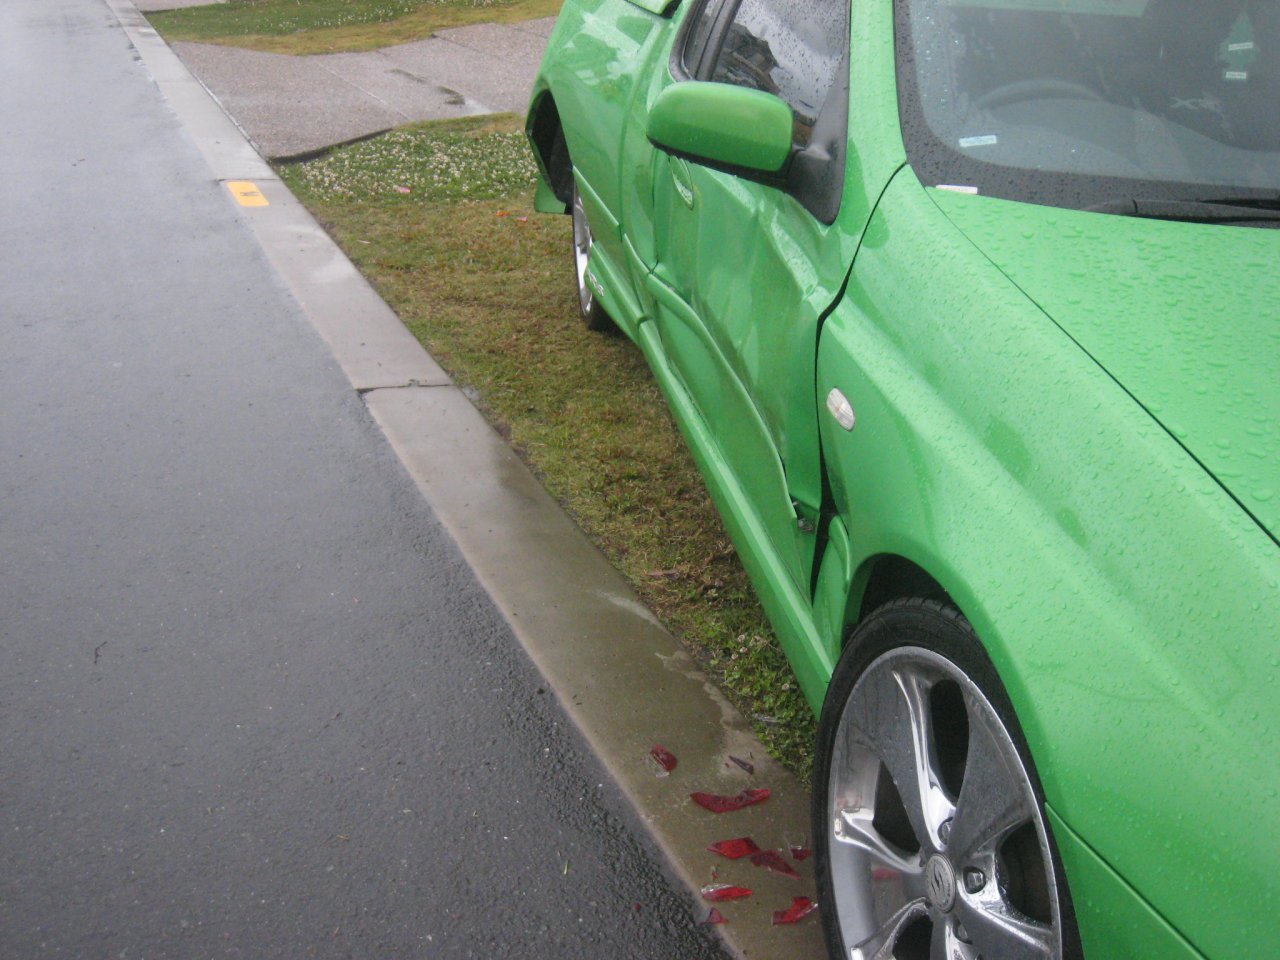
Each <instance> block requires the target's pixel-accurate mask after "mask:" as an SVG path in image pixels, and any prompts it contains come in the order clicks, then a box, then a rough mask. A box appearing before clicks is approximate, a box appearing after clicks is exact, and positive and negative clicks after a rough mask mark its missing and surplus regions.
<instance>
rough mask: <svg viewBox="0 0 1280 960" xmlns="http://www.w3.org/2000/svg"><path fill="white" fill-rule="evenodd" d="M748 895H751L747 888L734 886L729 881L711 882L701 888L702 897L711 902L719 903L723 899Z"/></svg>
mask: <svg viewBox="0 0 1280 960" xmlns="http://www.w3.org/2000/svg"><path fill="white" fill-rule="evenodd" d="M749 896H751V891H750V890H749V889H747V888H746V887H735V886H734V885H733V884H731V883H711V884H708V885H707V886H705V887H703V888H702V899H703V900H709V901H711V902H712V903H721V902H722V901H724V900H740V899H742V898H743V897H749Z"/></svg>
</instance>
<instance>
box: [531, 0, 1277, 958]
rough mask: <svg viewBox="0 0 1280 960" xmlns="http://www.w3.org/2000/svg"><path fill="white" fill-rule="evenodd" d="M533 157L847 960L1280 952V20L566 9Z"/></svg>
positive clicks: (1173, 4)
mask: <svg viewBox="0 0 1280 960" xmlns="http://www.w3.org/2000/svg"><path fill="white" fill-rule="evenodd" d="M527 129H528V134H529V137H530V140H531V142H532V144H533V147H534V151H535V153H536V154H537V157H538V160H539V164H540V168H541V175H542V182H541V184H540V186H539V192H538V206H539V209H541V210H544V211H548V212H559V213H567V214H570V215H571V216H572V217H573V225H574V260H575V266H576V275H577V285H578V295H579V302H580V305H581V309H582V314H583V318H584V319H585V320H586V322H587V323H588V324H589V325H591V326H592V327H597V328H603V327H607V326H611V325H616V326H617V327H618V328H620V329H621V330H622V331H623V332H624V333H625V334H626V335H627V336H628V337H630V338H631V339H632V340H634V341H635V343H636V344H637V345H638V347H639V349H640V350H641V351H643V353H644V355H645V357H646V358H647V360H648V362H649V364H650V366H651V367H652V369H653V373H654V375H655V377H656V378H657V380H658V382H659V383H660V385H661V387H662V389H663V391H664V393H665V396H666V397H667V399H668V401H669V403H670V405H671V409H672V410H673V411H674V415H675V418H676V420H677V421H678V422H679V424H680V427H681V429H682V431H683V432H684V435H685V437H686V439H687V441H688V444H689V446H690V448H691V449H692V451H693V453H694V456H695V457H696V459H697V461H698V464H699V466H700V468H701V470H702V472H703V475H704V476H705V479H706V483H707V486H708V487H709V489H710V491H711V494H712V496H713V497H714V499H715V501H716V504H717V506H718V507H719V509H720V512H721V513H722V514H723V516H724V519H725V522H726V524H727V526H728V528H729V530H730V532H731V535H732V537H733V539H734V542H735V544H736V546H737V549H738V552H739V554H740V555H741V557H742V560H743V563H744V564H745V565H746V567H747V569H748V571H749V572H750V574H751V577H752V579H753V582H754V584H755V586H756V589H757V591H758V593H759V595H760V598H761V600H762V601H763V603H764V606H765V608H766V609H767V611H768V613H769V616H770V618H771V620H772V622H773V624H774V626H775V627H776V630H777V633H778V635H779V637H780V638H781V641H782V643H783V645H784V647H785V648H786V650H787V653H788V655H789V657H790V659H791V661H792V664H793V666H794V669H795V673H796V676H797V677H798V678H799V681H800V684H801V687H802V688H803V690H804V692H805V695H806V696H807V698H808V700H809V702H810V703H811V704H812V706H813V708H814V710H815V711H818V712H819V714H820V717H821V722H820V733H819V743H818V753H817V767H816V770H815V778H814V831H815V847H816V853H817V874H818V887H819V894H820V897H821V912H822V916H823V924H824V929H825V933H826V938H827V941H828V944H829V947H830V952H831V956H832V957H833V958H841V960H873V958H874V960H883V958H888V957H895V958H899V960H912V958H934V960H942V958H946V960H977V958H982V960H1020V958H1053V960H1057V958H1072V957H1080V956H1085V957H1088V958H1089V960H1108V958H1129V960H1166V958H1168V960H1182V958H1192V957H1208V958H1221V960H1226V958H1232V960H1242V958H1250V960H1251V958H1273V957H1280V830H1277V829H1274V828H1272V827H1271V826H1269V825H1268V824H1269V823H1270V820H1269V819H1268V818H1269V817H1270V816H1271V815H1272V814H1277V815H1280V706H1278V704H1280V693H1278V692H1277V690H1276V687H1277V681H1278V680H1280V637H1278V636H1277V634H1278V632H1280V548H1278V541H1277V535H1278V534H1280V230H1277V229H1276V227H1277V226H1280V0H1220V2H1217V0H894V2H889V0H879V2H871V0H853V2H852V3H851V0H683V2H682V0H566V3H565V4H564V9H563V12H562V14H561V16H560V18H559V21H558V23H557V25H556V28H555V32H554V34H553V35H552V37H551V41H550V46H549V48H548V52H547V55H546V59H545V61H544V62H543V65H542V69H541V73H540V76H539V79H538V82H537V85H536V87H535V89H534V93H533V99H532V104H531V107H530V112H529V118H528V127H527Z"/></svg>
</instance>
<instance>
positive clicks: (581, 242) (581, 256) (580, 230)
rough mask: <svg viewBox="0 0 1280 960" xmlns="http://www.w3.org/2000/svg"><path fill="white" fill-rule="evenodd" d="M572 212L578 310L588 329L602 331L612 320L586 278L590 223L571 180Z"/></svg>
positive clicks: (575, 183) (590, 242)
mask: <svg viewBox="0 0 1280 960" xmlns="http://www.w3.org/2000/svg"><path fill="white" fill-rule="evenodd" d="M570 209H571V211H572V213H573V268H574V274H575V276H576V277H577V281H578V312H579V313H580V314H581V315H582V322H583V323H585V324H586V325H587V329H588V330H596V331H603V330H608V329H610V328H611V327H612V326H613V320H612V319H611V318H610V317H609V314H607V313H605V310H604V307H602V306H600V301H599V300H597V299H596V295H595V291H593V290H592V289H591V283H590V281H589V280H588V279H587V260H588V259H589V258H590V256H591V245H592V243H594V241H593V240H592V237H591V224H590V223H588V222H587V212H586V210H585V209H584V208H583V206H582V196H581V195H580V194H579V193H578V183H577V181H576V180H574V182H573V198H572V201H571V203H570Z"/></svg>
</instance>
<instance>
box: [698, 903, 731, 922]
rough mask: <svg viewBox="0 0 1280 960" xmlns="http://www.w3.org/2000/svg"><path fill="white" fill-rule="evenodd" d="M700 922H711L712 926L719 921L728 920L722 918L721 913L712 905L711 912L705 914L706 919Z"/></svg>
mask: <svg viewBox="0 0 1280 960" xmlns="http://www.w3.org/2000/svg"><path fill="white" fill-rule="evenodd" d="M702 922H703V923H704V924H711V925H712V926H714V925H716V924H720V923H728V922H729V921H728V920H726V919H725V918H724V914H723V913H721V912H720V911H719V910H717V909H716V908H715V907H712V908H711V912H710V913H708V914H707V919H705V920H703V921H702Z"/></svg>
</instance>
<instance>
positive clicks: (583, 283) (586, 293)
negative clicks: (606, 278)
mask: <svg viewBox="0 0 1280 960" xmlns="http://www.w3.org/2000/svg"><path fill="white" fill-rule="evenodd" d="M591 244H592V240H591V225H590V224H588V223H587V213H586V211H585V210H584V209H583V207H582V197H581V195H580V194H579V193H578V191H577V189H576V188H575V189H574V191H573V266H574V270H575V271H576V273H577V276H578V306H579V308H580V309H581V310H582V313H583V315H584V316H585V315H586V314H589V313H590V312H591V308H592V307H593V306H594V305H595V294H593V293H592V292H591V286H590V285H589V284H588V283H587V260H588V258H589V257H590V256H591Z"/></svg>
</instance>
